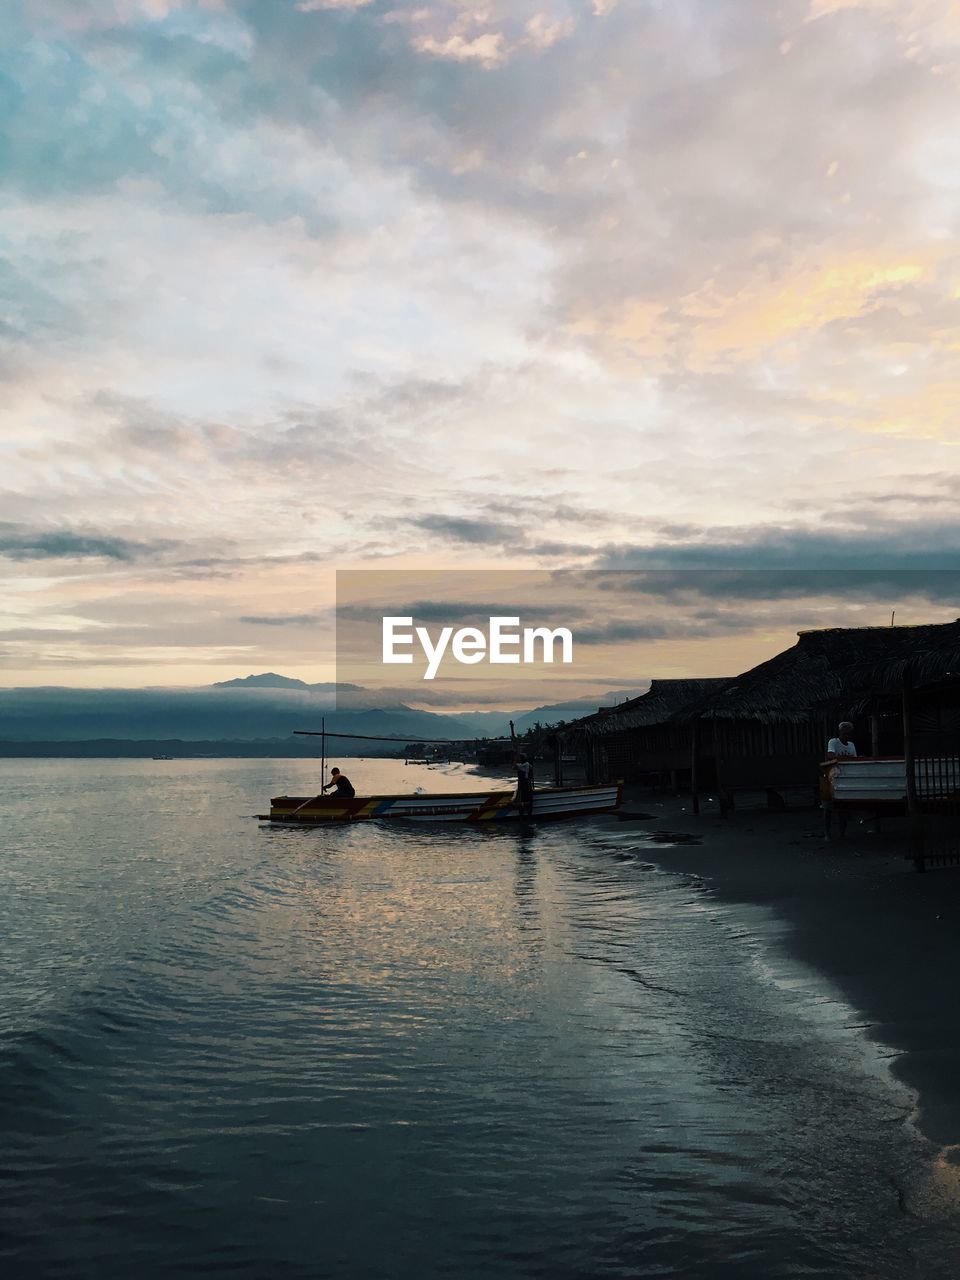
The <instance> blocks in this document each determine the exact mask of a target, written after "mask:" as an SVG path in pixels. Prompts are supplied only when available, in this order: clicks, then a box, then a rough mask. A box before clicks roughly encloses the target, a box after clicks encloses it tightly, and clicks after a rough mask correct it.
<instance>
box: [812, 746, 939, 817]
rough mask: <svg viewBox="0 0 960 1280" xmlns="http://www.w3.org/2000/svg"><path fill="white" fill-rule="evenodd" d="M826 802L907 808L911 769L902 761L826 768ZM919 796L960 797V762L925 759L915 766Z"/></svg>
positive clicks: (856, 760)
mask: <svg viewBox="0 0 960 1280" xmlns="http://www.w3.org/2000/svg"><path fill="white" fill-rule="evenodd" d="M822 768H823V782H824V789H823V798H824V800H828V801H831V802H832V803H833V804H834V805H851V806H860V807H863V806H869V807H873V806H878V807H880V806H903V805H905V804H906V802H907V765H906V761H905V760H904V759H903V758H902V757H897V756H887V757H884V756H880V757H876V758H872V757H871V758H867V757H853V758H850V759H846V760H832V761H829V762H827V763H825V764H824V765H823V766H822ZM914 777H915V779H916V786H917V794H918V796H920V797H921V798H922V799H924V800H928V801H929V800H934V801H935V800H950V799H952V798H954V797H956V796H960V761H958V759H957V758H956V757H951V756H944V757H926V756H925V757H922V758H919V759H917V760H916V761H915V763H914Z"/></svg>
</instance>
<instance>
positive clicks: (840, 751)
mask: <svg viewBox="0 0 960 1280" xmlns="http://www.w3.org/2000/svg"><path fill="white" fill-rule="evenodd" d="M851 733H853V725H852V724H851V723H850V721H849V720H841V721H840V723H839V725H838V726H837V736H836V737H835V738H831V739H830V741H829V742H828V743H827V759H828V760H839V759H840V757H841V756H855V755H856V754H857V748H856V747H855V746H854V744H853V742H852V741H851V740H850V735H851Z"/></svg>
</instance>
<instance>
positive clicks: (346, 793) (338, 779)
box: [320, 766, 357, 800]
mask: <svg viewBox="0 0 960 1280" xmlns="http://www.w3.org/2000/svg"><path fill="white" fill-rule="evenodd" d="M330 787H336V788H337V795H338V796H339V798H340V799H341V800H352V799H353V797H354V796H355V795H356V794H357V793H356V791H354V789H353V783H352V782H351V781H350V779H349V778H348V777H347V775H346V774H345V773H341V772H340V770H339V769H338V768H337V767H336V766H334V767H333V768H332V769H331V770H330V781H329V782H325V783H324V784H323V786H322V787H321V788H320V793H321V795H322V794H323V792H324V791H327V790H329V788H330Z"/></svg>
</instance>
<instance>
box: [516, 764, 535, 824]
mask: <svg viewBox="0 0 960 1280" xmlns="http://www.w3.org/2000/svg"><path fill="white" fill-rule="evenodd" d="M513 767H514V768H515V769H516V771H517V807H518V809H519V810H520V812H521V813H522V814H525V815H526V816H527V817H530V816H531V815H532V813H533V765H532V764H531V763H530V761H529V760H528V759H527V757H526V756H525V755H522V754H521V755H519V756H517V759H516V763H515V764H514V766H513Z"/></svg>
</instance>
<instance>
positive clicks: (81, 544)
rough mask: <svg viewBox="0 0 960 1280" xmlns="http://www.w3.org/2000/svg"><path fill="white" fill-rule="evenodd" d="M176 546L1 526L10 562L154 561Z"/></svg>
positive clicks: (0, 541)
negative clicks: (163, 552) (160, 554)
mask: <svg viewBox="0 0 960 1280" xmlns="http://www.w3.org/2000/svg"><path fill="white" fill-rule="evenodd" d="M174 545H176V544H175V543H173V542H155V543H144V542H135V541H133V540H131V539H129V538H117V537H101V536H98V535H97V534H90V533H79V532H73V531H70V530H39V529H35V530H22V529H17V528H16V527H15V526H12V525H4V524H0V556H4V557H6V558H7V559H10V560H86V559H94V560H119V561H123V562H128V561H133V560H141V559H144V558H152V557H154V556H156V555H158V554H159V553H160V552H162V551H165V550H167V549H169V548H171V547H173V546H174Z"/></svg>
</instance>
